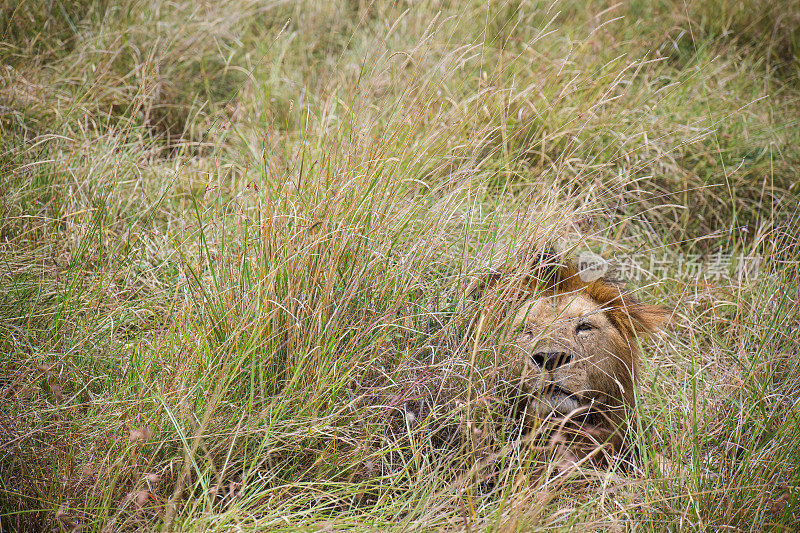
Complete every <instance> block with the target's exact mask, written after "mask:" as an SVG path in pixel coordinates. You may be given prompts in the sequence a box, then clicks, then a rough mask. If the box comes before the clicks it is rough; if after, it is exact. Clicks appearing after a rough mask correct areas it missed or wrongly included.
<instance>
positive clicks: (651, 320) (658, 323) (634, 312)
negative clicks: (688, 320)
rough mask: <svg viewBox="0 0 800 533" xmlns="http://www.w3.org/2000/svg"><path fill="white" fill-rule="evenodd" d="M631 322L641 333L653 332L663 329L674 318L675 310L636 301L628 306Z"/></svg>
mask: <svg viewBox="0 0 800 533" xmlns="http://www.w3.org/2000/svg"><path fill="white" fill-rule="evenodd" d="M625 310H626V311H627V313H628V316H630V319H631V324H632V325H633V327H634V329H635V330H636V331H637V332H639V333H652V332H655V331H658V330H660V329H663V328H664V327H666V326H667V325H668V324H670V323H671V322H672V320H673V316H674V312H673V310H672V309H669V308H667V307H661V306H658V305H647V304H642V303H635V304H633V305H630V306H626V308H625Z"/></svg>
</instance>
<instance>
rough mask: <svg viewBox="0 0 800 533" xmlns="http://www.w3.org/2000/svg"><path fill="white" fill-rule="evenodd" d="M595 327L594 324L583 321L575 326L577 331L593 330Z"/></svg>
mask: <svg viewBox="0 0 800 533" xmlns="http://www.w3.org/2000/svg"><path fill="white" fill-rule="evenodd" d="M593 329H594V326H593V325H591V324H590V323H588V322H581V323H580V324H578V325H577V326H575V333H583V332H586V331H591V330H593Z"/></svg>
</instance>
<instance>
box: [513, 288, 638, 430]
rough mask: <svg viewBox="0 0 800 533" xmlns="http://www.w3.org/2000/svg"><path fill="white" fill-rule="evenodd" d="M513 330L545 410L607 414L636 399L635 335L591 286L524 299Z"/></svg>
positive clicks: (528, 379) (528, 382) (527, 378)
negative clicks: (617, 321)
mask: <svg viewBox="0 0 800 533" xmlns="http://www.w3.org/2000/svg"><path fill="white" fill-rule="evenodd" d="M513 331H514V332H515V335H516V339H515V342H514V347H515V357H517V358H519V360H518V363H521V365H522V367H523V369H522V372H523V377H524V378H523V381H524V384H525V388H526V389H527V390H528V391H529V392H530V393H531V398H532V399H533V400H534V405H535V407H536V410H537V411H538V414H539V415H540V416H545V415H547V414H548V413H550V412H553V413H556V414H558V415H562V416H570V415H571V416H579V415H585V414H589V413H591V412H594V413H600V412H602V413H604V414H607V415H608V414H614V413H615V411H618V410H620V409H622V408H624V406H625V405H627V404H630V403H631V402H632V400H633V376H634V372H635V358H634V356H635V351H634V348H633V346H632V343H633V342H635V340H633V339H629V338H626V332H625V331H622V330H620V329H619V327H618V326H617V325H616V324H615V323H614V322H613V321H612V318H611V317H610V316H609V315H608V314H607V313H606V310H604V309H603V305H601V304H600V303H598V302H596V301H595V300H594V299H592V298H591V297H590V296H589V294H588V291H580V292H577V293H568V294H555V295H548V296H543V297H541V298H538V299H534V300H529V301H527V302H525V303H524V304H523V305H522V306H521V308H520V309H519V311H518V312H517V315H516V317H515V320H514V323H513ZM618 414H621V413H618Z"/></svg>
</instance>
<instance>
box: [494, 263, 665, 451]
mask: <svg viewBox="0 0 800 533" xmlns="http://www.w3.org/2000/svg"><path fill="white" fill-rule="evenodd" d="M520 280H521V282H520ZM521 287H522V289H523V290H520V288H521ZM510 294H513V297H509V295H510ZM495 301H500V302H504V304H503V305H502V306H500V307H504V309H505V311H504V313H505V312H506V311H509V310H511V313H510V314H508V315H506V316H507V317H508V318H510V321H508V320H507V321H506V326H510V328H508V329H507V331H508V332H509V333H508V335H509V336H507V337H506V338H507V340H508V341H509V342H508V343H509V344H510V348H511V349H510V356H511V365H510V367H511V368H512V369H513V374H514V375H515V376H516V379H517V380H518V383H519V384H520V386H521V387H520V388H521V389H522V391H523V394H524V397H525V399H526V412H527V418H528V420H531V419H535V420H543V419H548V418H550V419H560V420H568V421H569V422H570V423H571V424H572V425H573V426H576V425H577V426H579V427H583V428H590V429H589V432H590V433H593V434H594V435H597V434H598V433H599V434H602V435H603V436H604V437H603V438H604V440H609V441H611V442H612V444H613V445H614V447H615V448H617V449H618V448H620V447H622V446H623V444H624V441H625V436H626V434H628V433H629V429H628V424H627V419H628V415H629V412H630V409H631V408H632V407H633V405H634V400H635V392H634V387H635V386H636V375H637V370H638V366H639V349H638V344H637V337H639V336H642V335H647V334H649V333H651V332H653V331H655V330H657V329H659V328H660V327H661V326H663V325H664V324H665V323H666V322H667V321H668V320H669V317H670V312H669V310H667V309H665V308H663V307H658V306H653V305H646V304H643V303H641V302H639V301H638V300H637V299H635V298H634V297H633V296H632V295H631V294H630V293H628V292H625V291H624V289H623V288H622V287H621V286H620V285H618V284H616V283H613V282H611V281H608V280H605V279H597V280H594V281H591V282H587V281H584V280H583V279H581V277H580V276H579V275H578V272H577V270H576V269H575V268H574V266H572V265H570V264H566V265H564V264H558V265H553V264H552V263H543V266H541V265H540V266H539V267H538V268H537V269H536V271H535V275H532V276H526V277H524V278H521V279H520V278H518V279H517V285H516V288H514V289H513V290H511V291H509V290H505V291H501V294H500V298H498V299H496V300H495ZM509 302H512V303H509ZM498 310H499V309H498V308H495V309H494V311H495V312H496V311H498ZM493 314H494V313H493ZM495 316H496V315H495ZM508 322H510V324H509V323H508Z"/></svg>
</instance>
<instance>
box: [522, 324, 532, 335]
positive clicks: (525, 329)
mask: <svg viewBox="0 0 800 533" xmlns="http://www.w3.org/2000/svg"><path fill="white" fill-rule="evenodd" d="M522 334H523V335H527V336H529V337H533V328H532V327H530V326H522Z"/></svg>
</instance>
